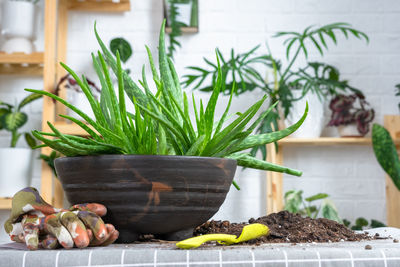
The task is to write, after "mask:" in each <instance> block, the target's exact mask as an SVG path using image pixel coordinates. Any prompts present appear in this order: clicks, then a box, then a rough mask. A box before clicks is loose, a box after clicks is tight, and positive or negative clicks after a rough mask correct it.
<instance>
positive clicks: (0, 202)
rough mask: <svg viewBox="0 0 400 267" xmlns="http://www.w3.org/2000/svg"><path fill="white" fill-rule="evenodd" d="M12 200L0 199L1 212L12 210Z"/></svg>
mask: <svg viewBox="0 0 400 267" xmlns="http://www.w3.org/2000/svg"><path fill="white" fill-rule="evenodd" d="M11 203H12V199H11V198H0V210H8V209H11Z"/></svg>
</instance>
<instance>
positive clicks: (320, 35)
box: [184, 23, 369, 154]
mask: <svg viewBox="0 0 400 267" xmlns="http://www.w3.org/2000/svg"><path fill="white" fill-rule="evenodd" d="M338 34H343V35H344V37H345V38H346V39H347V38H349V37H350V36H351V35H353V36H354V37H356V38H358V39H364V40H366V41H367V42H368V40H369V39H368V36H367V35H366V34H365V33H363V32H361V31H359V30H357V29H354V28H352V27H351V25H350V24H348V23H332V24H328V25H324V26H322V27H316V26H309V27H307V28H306V29H305V30H304V31H303V32H294V31H291V32H278V33H276V34H275V35H274V36H273V37H277V38H282V37H283V38H286V40H285V41H284V43H283V44H284V45H285V48H286V62H283V61H281V60H279V59H278V58H276V57H275V55H274V54H273V53H272V51H271V49H270V48H269V46H268V43H267V53H262V54H261V55H260V54H259V53H258V52H257V50H258V48H259V46H256V47H255V48H253V49H251V50H250V51H248V52H246V53H241V54H236V53H235V51H234V50H233V49H232V51H231V53H230V55H231V56H230V58H227V59H226V60H225V59H224V57H223V56H222V53H221V52H220V51H218V54H219V56H220V58H221V61H222V71H223V90H222V91H221V92H222V93H225V94H229V92H230V91H231V89H232V85H233V84H234V83H235V84H237V88H236V90H235V94H236V95H241V94H243V93H246V92H251V91H253V90H262V91H263V92H265V93H267V94H268V95H269V96H270V100H271V104H272V103H275V101H277V100H279V101H280V105H279V106H276V107H275V108H274V110H273V112H271V113H270V115H269V116H268V117H266V118H265V119H264V121H263V123H262V124H261V125H260V127H259V128H258V132H260V133H266V132H270V131H272V130H273V129H277V128H278V120H280V119H281V120H284V119H287V118H288V117H290V116H291V117H293V118H294V119H296V118H298V117H299V114H295V113H296V112H294V111H298V108H295V107H294V106H295V105H297V104H300V106H304V103H301V102H300V101H301V100H302V99H304V98H306V99H307V98H313V99H309V100H310V101H309V103H311V102H312V103H313V104H312V105H311V106H312V107H313V108H312V109H311V110H310V114H309V116H308V118H307V120H306V121H305V123H304V124H303V126H302V130H303V129H304V130H306V129H310V130H312V131H309V132H305V133H304V132H303V134H302V136H301V137H319V136H320V134H321V131H322V128H323V126H324V122H323V120H322V118H323V104H322V102H321V101H323V100H324V99H325V98H326V97H329V96H332V95H333V96H334V95H336V94H338V93H340V92H356V93H360V92H359V91H358V90H357V89H355V88H353V87H351V86H349V85H348V83H347V82H346V81H343V80H340V79H339V72H338V70H337V68H335V67H334V66H331V65H328V64H324V63H320V62H310V61H308V54H309V50H310V49H311V48H315V49H316V50H317V51H318V52H319V53H320V54H321V55H324V54H325V50H327V49H328V44H329V42H328V41H332V42H333V43H334V44H336V43H337V37H338ZM301 57H304V58H305V59H306V64H305V66H303V67H297V66H298V61H299V59H301ZM204 60H205V62H206V64H207V68H201V67H197V66H193V67H189V69H191V70H193V73H191V74H188V75H186V76H185V77H186V80H185V81H184V85H185V87H188V86H190V85H191V86H193V88H194V89H200V90H201V91H207V92H209V91H212V88H213V87H214V85H215V82H213V83H212V84H211V85H210V84H207V83H208V79H207V78H208V77H216V74H217V66H216V64H215V63H213V62H212V61H211V60H208V59H204ZM284 63H286V64H284ZM262 68H263V69H265V71H270V73H271V75H268V76H267V77H265V75H264V72H260V71H258V70H259V69H262ZM213 80H214V79H212V81H213ZM292 121H293V119H292ZM316 121H318V122H319V123H316ZM271 124H272V126H271ZM307 124H308V125H309V126H307ZM316 124H317V125H316ZM318 124H319V125H318ZM298 133H299V134H300V132H298ZM260 148H261V149H262V147H260ZM264 152H265V151H264ZM264 154H265V153H264Z"/></svg>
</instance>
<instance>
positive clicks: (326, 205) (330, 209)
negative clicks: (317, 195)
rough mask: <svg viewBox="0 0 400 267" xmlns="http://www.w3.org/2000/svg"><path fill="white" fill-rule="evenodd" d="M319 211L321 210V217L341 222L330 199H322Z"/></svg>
mask: <svg viewBox="0 0 400 267" xmlns="http://www.w3.org/2000/svg"><path fill="white" fill-rule="evenodd" d="M321 211H322V217H324V218H326V219H330V220H333V221H336V222H338V223H343V222H342V220H341V219H340V217H339V214H338V211H337V209H336V207H335V204H333V202H332V201H331V200H329V199H324V201H323V202H322V204H321Z"/></svg>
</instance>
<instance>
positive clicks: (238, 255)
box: [0, 228, 400, 267]
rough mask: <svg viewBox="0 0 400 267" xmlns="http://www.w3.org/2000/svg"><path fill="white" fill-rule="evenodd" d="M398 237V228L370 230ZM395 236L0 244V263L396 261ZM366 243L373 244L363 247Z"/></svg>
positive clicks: (399, 249) (399, 250)
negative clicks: (38, 246) (32, 247)
mask: <svg viewBox="0 0 400 267" xmlns="http://www.w3.org/2000/svg"><path fill="white" fill-rule="evenodd" d="M375 232H378V233H379V234H380V236H391V237H393V238H395V239H399V238H400V229H396V228H378V229H373V230H370V233H371V234H375ZM393 238H390V239H385V240H373V241H362V242H338V243H310V244H309V243H298V244H296V245H293V244H265V245H262V246H240V245H236V246H224V247H223V246H216V245H212V244H210V245H206V246H204V247H201V248H198V249H193V250H180V249H177V248H176V247H175V244H174V243H168V242H165V243H140V244H114V245H111V246H108V247H102V248H87V249H71V250H63V249H58V250H38V251H27V250H25V249H24V247H23V246H20V245H19V244H15V243H10V244H4V245H0V266H23V267H25V266H41V267H46V266H124V267H125V266H274V267H275V266H278V267H279V266H283V267H289V266H307V267H308V266H311V267H313V266H316V267H317V266H349V267H352V266H383V267H390V266H400V243H395V242H393ZM366 245H370V246H371V247H372V249H365V246H366Z"/></svg>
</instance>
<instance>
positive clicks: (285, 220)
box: [194, 211, 372, 244]
mask: <svg viewBox="0 0 400 267" xmlns="http://www.w3.org/2000/svg"><path fill="white" fill-rule="evenodd" d="M250 223H261V224H264V225H267V226H268V227H269V229H270V233H269V235H267V236H263V237H260V238H258V239H256V240H251V241H248V242H246V243H247V244H263V243H312V242H317V243H322V242H340V241H361V240H371V239H372V237H370V236H368V234H366V233H363V234H358V233H356V232H354V231H352V230H350V229H348V228H347V227H346V226H344V225H343V224H340V223H337V222H335V221H332V220H328V219H324V218H319V219H311V218H309V217H305V218H304V217H302V216H301V215H300V214H293V213H290V212H288V211H281V212H278V213H272V214H270V215H268V216H263V217H260V218H258V219H253V218H252V219H250V220H249V222H248V223H230V222H229V221H208V222H206V223H204V224H202V225H200V226H198V227H197V228H196V229H195V230H194V236H198V235H204V234H215V233H221V234H222V233H223V234H234V235H237V236H239V235H240V233H241V232H242V229H243V227H244V226H245V225H247V224H250Z"/></svg>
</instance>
